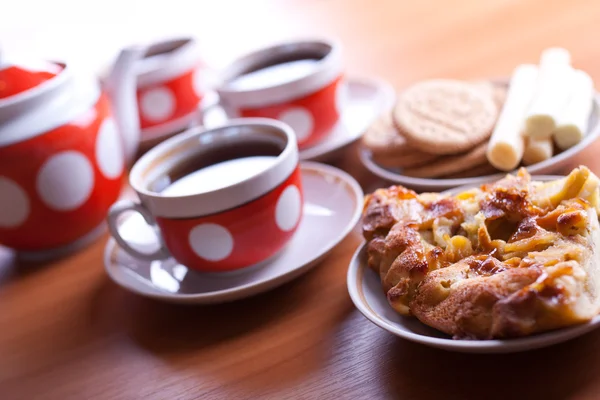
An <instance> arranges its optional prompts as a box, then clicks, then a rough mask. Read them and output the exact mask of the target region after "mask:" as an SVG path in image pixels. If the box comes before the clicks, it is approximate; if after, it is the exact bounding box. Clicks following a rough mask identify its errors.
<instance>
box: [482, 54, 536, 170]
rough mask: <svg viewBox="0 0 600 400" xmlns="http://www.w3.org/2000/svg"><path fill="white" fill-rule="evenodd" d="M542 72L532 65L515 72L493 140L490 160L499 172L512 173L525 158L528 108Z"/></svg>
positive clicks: (520, 67) (517, 69) (489, 148)
mask: <svg viewBox="0 0 600 400" xmlns="http://www.w3.org/2000/svg"><path fill="white" fill-rule="evenodd" d="M537 75H538V68H537V66H535V65H532V64H524V65H520V66H518V67H517V68H515V70H514V71H513V74H512V77H511V80H510V87H509V89H508V93H507V94H506V101H505V102H504V107H502V111H501V112H500V116H499V117H498V121H497V122H496V126H495V128H494V131H493V133H492V137H491V138H490V142H489V144H488V148H487V153H486V156H487V159H488V161H489V162H490V164H492V165H493V166H494V167H495V168H497V169H499V170H501V171H510V170H513V169H514V168H516V167H517V166H518V165H519V163H520V162H521V158H522V157H523V148H524V143H523V137H522V136H521V132H522V130H523V124H524V119H525V113H526V112H527V107H528V106H529V104H530V103H531V99H532V98H533V95H534V92H535V87H536V82H537Z"/></svg>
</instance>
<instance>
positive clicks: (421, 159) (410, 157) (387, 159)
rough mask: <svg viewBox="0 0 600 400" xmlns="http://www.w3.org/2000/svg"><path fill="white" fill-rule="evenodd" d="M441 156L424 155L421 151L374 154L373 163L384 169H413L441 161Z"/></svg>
mask: <svg viewBox="0 0 600 400" xmlns="http://www.w3.org/2000/svg"><path fill="white" fill-rule="evenodd" d="M439 158H440V156H438V155H435V154H427V153H423V152H422V151H419V150H414V149H413V150H411V151H410V152H409V153H404V154H375V153H373V161H375V162H376V163H377V164H379V165H381V166H382V167H384V168H413V167H418V166H420V165H424V164H427V163H428V162H431V161H434V160H436V159H439Z"/></svg>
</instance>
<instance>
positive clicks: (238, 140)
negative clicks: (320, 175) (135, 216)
mask: <svg viewBox="0 0 600 400" xmlns="http://www.w3.org/2000/svg"><path fill="white" fill-rule="evenodd" d="M129 180H130V184H131V186H132V188H133V189H134V190H135V191H136V192H137V194H138V197H139V199H140V201H139V202H132V201H129V200H122V201H120V202H118V203H116V204H115V205H114V206H113V207H112V208H111V210H110V213H109V216H108V222H109V228H110V230H111V234H112V236H113V237H114V238H115V240H116V241H117V243H119V245H120V246H121V247H122V248H123V249H124V250H126V251H127V252H128V253H129V254H130V255H132V256H133V257H135V258H137V259H142V260H156V259H165V258H168V257H170V256H172V257H173V258H175V259H176V260H177V261H178V262H180V263H181V264H183V265H186V266H187V267H189V268H192V269H195V270H198V271H203V272H225V271H232V270H238V269H242V268H244V267H248V266H251V265H256V264H258V263H260V262H262V261H266V260H268V259H270V258H271V257H273V256H275V255H276V254H277V253H278V252H279V251H280V250H282V249H283V248H284V246H285V245H286V244H287V243H288V242H289V241H290V239H291V238H292V236H293V235H294V233H295V231H296V229H297V227H298V225H299V223H300V220H301V219H302V212H303V211H302V210H303V191H302V183H301V178H300V171H299V164H298V148H297V144H296V140H295V137H294V133H293V131H292V130H291V128H290V127H289V126H288V125H286V124H284V123H281V122H279V121H275V120H272V119H266V118H244V119H238V120H232V121H230V122H229V123H227V124H226V125H224V126H220V127H217V128H214V129H209V130H202V129H200V128H193V129H191V130H189V131H187V132H184V133H181V134H179V135H176V136H174V137H172V138H170V139H167V140H166V141H164V142H162V143H161V144H159V145H157V146H156V147H154V148H152V149H151V150H149V151H148V152H147V153H146V154H144V155H143V156H142V157H141V158H140V159H139V160H138V161H137V162H136V164H135V165H134V166H133V168H132V170H131V173H130V176H129ZM128 211H133V212H137V213H140V214H141V215H142V216H143V217H144V219H145V220H146V222H147V223H148V224H150V225H152V226H154V227H155V228H156V231H157V232H158V235H159V238H160V242H161V243H162V244H161V246H160V248H156V249H140V248H136V246H135V243H130V242H128V241H127V240H125V239H124V238H123V237H122V235H121V233H120V232H119V219H120V217H121V216H122V215H123V214H124V213H126V212H128Z"/></svg>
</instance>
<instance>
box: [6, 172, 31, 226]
mask: <svg viewBox="0 0 600 400" xmlns="http://www.w3.org/2000/svg"><path fill="white" fill-rule="evenodd" d="M29 209H30V206H29V198H28V197H27V193H25V191H24V190H23V189H22V188H21V187H20V186H19V185H18V184H16V183H15V182H14V181H13V180H11V179H8V178H4V177H2V176H0V227H1V228H15V227H17V226H19V225H21V224H22V223H23V222H25V220H26V219H27V217H28V216H29Z"/></svg>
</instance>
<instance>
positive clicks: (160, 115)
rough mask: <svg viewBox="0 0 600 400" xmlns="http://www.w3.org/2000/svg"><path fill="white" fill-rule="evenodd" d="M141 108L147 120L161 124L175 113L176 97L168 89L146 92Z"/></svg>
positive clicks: (162, 88)
mask: <svg viewBox="0 0 600 400" xmlns="http://www.w3.org/2000/svg"><path fill="white" fill-rule="evenodd" d="M140 107H141V108H142V114H143V115H144V117H145V118H146V119H149V120H151V121H155V122H160V121H164V120H166V119H168V118H169V117H170V116H171V115H173V113H174V112H175V96H174V95H173V93H172V92H171V90H169V89H167V88H166V87H157V88H154V89H149V90H148V91H146V92H144V94H143V95H142V99H141V104H140Z"/></svg>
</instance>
